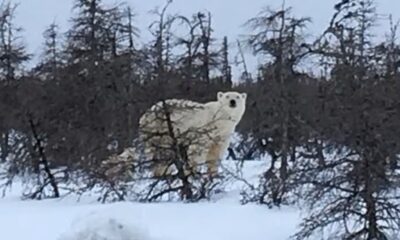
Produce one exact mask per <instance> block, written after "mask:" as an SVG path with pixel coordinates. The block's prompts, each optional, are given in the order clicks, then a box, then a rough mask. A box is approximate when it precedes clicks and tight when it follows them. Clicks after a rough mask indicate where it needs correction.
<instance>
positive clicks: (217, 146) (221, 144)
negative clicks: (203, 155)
mask: <svg viewBox="0 0 400 240" xmlns="http://www.w3.org/2000/svg"><path fill="white" fill-rule="evenodd" d="M228 146H229V140H228V138H226V139H223V140H221V141H216V142H214V143H213V144H212V145H211V147H210V148H209V151H208V154H207V159H206V164H207V168H208V175H209V177H210V178H211V179H212V178H215V177H218V167H219V164H220V161H221V160H222V157H223V156H224V152H225V151H226V149H227V148H228Z"/></svg>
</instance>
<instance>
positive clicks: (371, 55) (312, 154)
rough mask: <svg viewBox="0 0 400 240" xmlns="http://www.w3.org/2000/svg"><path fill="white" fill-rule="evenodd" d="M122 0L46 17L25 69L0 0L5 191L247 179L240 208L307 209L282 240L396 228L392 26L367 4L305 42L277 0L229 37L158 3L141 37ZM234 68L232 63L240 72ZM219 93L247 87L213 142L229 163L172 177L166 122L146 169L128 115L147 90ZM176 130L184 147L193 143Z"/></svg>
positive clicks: (399, 58) (354, 1)
mask: <svg viewBox="0 0 400 240" xmlns="http://www.w3.org/2000/svg"><path fill="white" fill-rule="evenodd" d="M132 7H133V6H129V4H126V3H120V4H116V5H106V4H104V3H103V2H102V1H101V0H75V1H74V9H73V10H74V11H73V16H71V22H72V24H71V27H70V29H68V30H67V31H61V30H60V29H59V27H58V25H57V23H56V22H53V23H49V26H48V28H47V29H45V30H44V32H43V47H42V54H41V55H40V61H39V62H37V63H36V64H35V66H34V67H32V68H29V69H28V68H27V67H26V64H27V63H28V62H29V61H31V59H32V57H33V56H32V54H30V53H29V52H28V51H27V48H26V46H25V45H24V41H23V40H24V32H23V26H17V25H15V21H14V18H15V14H16V12H17V11H18V7H17V5H16V4H14V3H13V2H12V1H11V2H7V1H6V2H4V1H3V2H2V4H1V5H0V189H1V190H2V193H3V194H7V190H8V189H9V188H10V187H12V185H13V183H14V182H16V181H22V182H23V185H24V193H23V196H22V197H23V198H24V199H36V200H40V199H47V198H59V197H61V196H62V195H65V194H78V195H84V194H86V193H89V192H91V193H93V192H95V193H96V194H97V196H98V200H99V201H101V202H108V201H143V202H150V201H159V200H167V201H191V202H195V201H199V200H201V199H207V198H209V197H210V196H212V195H213V194H216V193H218V192H221V191H223V188H224V182H226V181H229V179H232V178H235V179H239V180H240V181H243V182H244V183H245V184H246V186H247V187H246V189H244V190H243V192H242V203H243V204H247V203H257V204H265V205H266V206H267V207H270V208H275V207H280V206H285V205H297V204H298V205H300V206H302V207H304V208H305V209H306V212H307V213H308V214H307V216H305V218H304V219H303V220H302V223H301V226H300V228H299V229H298V232H297V233H293V239H296V240H302V239H308V238H310V237H313V236H318V234H319V233H320V232H321V231H325V230H327V229H330V227H335V229H336V231H332V232H330V233H329V234H330V235H329V237H330V238H329V239H347V240H361V239H365V240H378V239H379V240H389V239H392V238H391V237H392V236H399V235H400V194H399V190H400V169H399V168H400V166H399V163H400V159H399V157H400V155H399V154H400V121H399V119H400V95H399V92H400V78H399V77H400V42H399V41H398V27H399V22H397V21H396V20H395V19H391V18H390V19H388V20H387V21H386V22H387V23H388V24H387V26H385V27H387V34H386V35H385V36H382V37H380V38H375V36H374V33H373V31H374V30H373V28H374V27H375V25H376V22H377V20H378V13H377V12H376V9H375V2H374V1H373V0H338V1H337V4H336V5H335V6H332V8H333V9H334V15H333V16H332V17H331V21H330V23H329V25H328V26H326V28H325V31H324V32H322V33H319V34H318V36H317V37H316V38H314V39H310V38H309V37H307V26H308V24H309V23H310V22H311V21H312V19H309V18H308V17H307V16H295V15H294V14H293V12H292V9H291V8H290V7H288V6H283V7H282V8H281V9H271V8H265V9H263V10H262V11H261V12H259V13H254V16H255V17H254V18H252V19H249V20H248V22H246V24H245V25H246V27H247V28H246V31H247V32H245V36H246V37H245V38H243V39H228V38H227V37H224V38H222V39H219V38H216V37H215V36H214V35H213V33H214V29H213V15H212V13H210V12H198V13H193V15H191V16H182V15H177V14H174V11H173V8H174V6H173V2H172V1H171V0H169V1H166V3H165V5H164V6H160V7H158V8H156V9H155V10H154V11H153V12H152V13H151V15H152V19H154V22H152V24H151V25H150V26H149V29H148V30H149V31H150V32H151V34H152V39H151V40H150V41H149V42H148V43H146V44H144V45H140V44H139V39H140V31H139V29H138V28H137V27H136V26H135V12H134V11H133V10H132V9H133V8H132ZM177 29H179V31H177ZM376 39H379V40H378V41H377V40H376ZM231 46H238V48H235V51H233V50H231ZM249 49H250V51H251V53H252V54H254V55H255V56H257V57H260V58H262V59H264V62H263V63H262V64H261V65H259V66H258V70H257V72H249V70H248V67H247V64H246V59H245V57H244V54H243V52H244V51H248V50H249ZM236 50H239V52H236ZM232 56H237V60H238V61H237V62H236V63H233V62H230V60H229V59H231V57H232ZM233 64H236V66H235V67H238V68H240V69H241V70H242V74H241V76H240V77H239V78H238V79H233V77H232V68H233ZM304 65H309V66H312V67H311V69H312V70H313V71H311V70H308V69H309V68H305V67H303V66H304ZM228 90H231V91H239V92H246V93H247V96H248V97H247V106H246V112H245V114H244V117H243V119H242V121H241V122H240V124H239V125H238V127H237V133H238V139H237V141H235V142H232V143H231V145H230V147H229V149H228V153H227V158H228V160H227V161H235V162H237V163H238V164H237V166H239V167H238V168H237V170H236V171H235V172H229V171H224V170H223V169H221V172H222V174H223V177H222V178H219V179H209V178H205V177H204V176H203V175H202V173H201V172H191V173H190V176H187V175H185V174H183V172H184V170H185V162H186V160H187V157H188V156H187V153H186V152H185V149H187V146H181V145H180V144H178V142H177V141H174V139H175V138H183V136H176V135H175V134H174V132H173V131H172V130H171V131H169V132H167V133H165V134H166V135H167V136H168V137H169V138H171V139H172V140H171V146H168V148H165V147H164V146H163V147H161V146H158V147H159V148H163V149H159V150H160V151H161V153H162V154H160V156H161V157H160V159H157V161H166V162H168V163H169V164H174V165H175V166H176V168H177V169H178V172H177V174H175V175H168V176H167V175H166V176H162V177H160V178H157V179H153V178H151V177H148V176H147V175H146V174H145V173H146V169H148V168H149V166H148V164H147V162H143V161H140V160H139V159H133V158H134V155H133V154H131V152H130V151H131V150H132V149H133V148H139V147H140V146H141V144H143V143H140V142H137V137H138V123H139V118H140V117H141V116H142V114H143V113H145V111H146V110H147V109H148V108H149V107H150V106H152V105H153V104H154V103H156V102H158V101H164V100H166V99H170V98H183V99H190V100H193V101H199V102H206V101H213V100H215V98H216V96H217V92H218V91H228ZM166 115H167V116H166V119H167V121H168V114H166ZM156 137H161V136H156ZM184 137H185V139H186V142H187V144H190V142H191V141H195V140H196V137H194V138H193V136H192V138H190V139H189V137H188V136H184ZM121 153H123V155H122V156H123V157H122V158H121V157H119V158H118V157H117V156H118V155H119V154H121ZM120 156H121V155H120ZM264 156H268V159H270V161H268V162H265V169H264V173H263V174H262V175H261V176H260V177H259V181H258V184H253V183H249V182H247V181H246V179H244V178H243V177H242V176H241V174H240V166H241V165H243V164H244V163H245V162H247V161H256V160H258V159H264V158H263V157H264ZM107 159H108V160H107ZM142 173H143V174H142ZM139 182H140V184H139ZM173 194H176V195H173Z"/></svg>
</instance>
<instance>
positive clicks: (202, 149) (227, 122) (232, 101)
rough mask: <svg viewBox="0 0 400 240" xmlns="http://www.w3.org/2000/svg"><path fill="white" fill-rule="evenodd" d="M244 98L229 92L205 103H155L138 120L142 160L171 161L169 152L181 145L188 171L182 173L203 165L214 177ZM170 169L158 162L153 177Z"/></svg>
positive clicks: (176, 101) (185, 101)
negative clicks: (142, 147) (167, 159)
mask: <svg viewBox="0 0 400 240" xmlns="http://www.w3.org/2000/svg"><path fill="white" fill-rule="evenodd" d="M246 98H247V94H246V93H239V92H234V91H229V92H218V93H217V100H216V101H212V102H207V103H199V102H194V101H190V100H180V99H169V100H165V101H160V102H158V103H156V104H155V105H153V106H152V107H151V108H150V109H149V110H148V111H147V112H145V113H144V114H143V115H142V117H141V118H140V120H139V132H140V136H141V139H142V140H143V142H144V153H145V157H146V159H149V160H151V159H152V160H154V162H156V159H160V158H169V159H171V157H172V156H174V155H169V154H173V152H174V151H172V150H178V149H172V148H171V147H173V146H185V147H186V148H185V150H186V151H185V152H186V154H187V155H186V156H187V159H188V160H189V161H188V166H189V169H185V170H187V171H193V170H194V169H196V168H197V167H198V166H199V165H200V164H205V165H206V166H207V173H208V175H209V176H210V177H215V176H216V175H217V172H218V166H219V162H220V159H221V158H222V157H223V154H224V153H225V151H226V150H227V148H228V147H229V142H230V137H231V135H232V134H233V133H234V131H235V128H236V126H237V124H238V123H239V122H240V120H241V119H242V117H243V114H244V112H245V108H246ZM163 149H164V150H166V151H163ZM160 150H161V151H160ZM168 150H169V151H168ZM175 152H176V151H175ZM168 155H169V156H168ZM172 158H173V157H172ZM173 166H174V163H171V164H170V163H166V162H163V161H158V163H156V164H155V167H154V168H153V175H154V176H156V177H160V176H163V175H165V174H170V173H171V171H172V168H171V167H173ZM187 171H186V173H187Z"/></svg>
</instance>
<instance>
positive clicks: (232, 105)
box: [229, 99, 236, 108]
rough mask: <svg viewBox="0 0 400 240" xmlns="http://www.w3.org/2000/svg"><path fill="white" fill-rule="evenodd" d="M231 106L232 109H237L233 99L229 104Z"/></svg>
mask: <svg viewBox="0 0 400 240" xmlns="http://www.w3.org/2000/svg"><path fill="white" fill-rule="evenodd" d="M229 106H230V107H231V108H234V107H236V101H235V100H233V99H232V100H231V101H230V102H229Z"/></svg>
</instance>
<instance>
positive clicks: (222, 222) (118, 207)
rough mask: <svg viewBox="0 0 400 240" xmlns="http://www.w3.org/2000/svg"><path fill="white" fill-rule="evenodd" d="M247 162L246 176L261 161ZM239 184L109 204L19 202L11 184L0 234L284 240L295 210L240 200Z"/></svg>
mask: <svg viewBox="0 0 400 240" xmlns="http://www.w3.org/2000/svg"><path fill="white" fill-rule="evenodd" d="M264 164H265V163H264ZM264 164H263V165H264ZM246 165H250V166H247V167H245V169H246V168H247V169H248V170H246V171H247V172H244V173H245V174H244V175H243V177H245V178H252V177H253V178H254V177H255V174H254V169H258V170H260V169H261V168H260V166H259V165H260V162H256V163H251V164H246ZM241 187H242V186H241V184H239V183H238V184H233V185H231V186H230V187H228V188H227V189H229V190H228V192H226V193H224V194H223V195H222V196H220V197H218V198H216V199H215V200H213V201H209V202H200V203H134V202H119V203H112V204H100V203H98V202H96V201H95V198H92V197H84V198H82V199H80V201H77V200H76V198H75V197H73V196H68V197H65V198H63V199H57V200H42V201H22V200H20V199H19V194H20V191H18V189H17V188H15V187H14V189H13V190H12V192H11V193H8V194H7V196H6V197H5V198H3V199H0V229H1V230H0V239H7V240H78V239H79V240H149V239H150V240H214V239H215V240H286V239H288V237H289V236H291V235H292V234H293V233H295V231H296V227H297V224H298V223H299V221H300V215H299V212H298V211H297V210H296V209H291V208H282V209H279V210H278V209H274V210H271V209H268V208H267V207H265V206H260V205H255V204H248V205H241V204H240V203H239V199H240V195H239V194H240V190H241V189H240V188H241ZM95 235H96V236H97V237H98V238H93V236H95ZM100 237H107V238H100Z"/></svg>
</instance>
